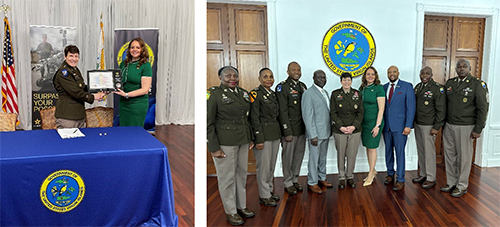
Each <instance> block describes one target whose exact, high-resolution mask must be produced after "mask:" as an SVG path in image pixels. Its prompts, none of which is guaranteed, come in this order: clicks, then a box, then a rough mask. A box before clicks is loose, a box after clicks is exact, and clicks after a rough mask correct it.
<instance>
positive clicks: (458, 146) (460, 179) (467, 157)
mask: <svg viewBox="0 0 500 227" xmlns="http://www.w3.org/2000/svg"><path fill="white" fill-rule="evenodd" d="M473 129H474V125H452V124H449V123H446V124H445V127H444V129H443V147H444V161H445V166H446V182H447V184H448V185H449V186H453V185H455V186H456V187H457V188H458V189H460V190H466V189H467V187H468V186H469V175H470V169H471V165H472V153H473V147H472V146H473V141H474V140H473V139H471V138H470V134H471V132H472V130H473Z"/></svg>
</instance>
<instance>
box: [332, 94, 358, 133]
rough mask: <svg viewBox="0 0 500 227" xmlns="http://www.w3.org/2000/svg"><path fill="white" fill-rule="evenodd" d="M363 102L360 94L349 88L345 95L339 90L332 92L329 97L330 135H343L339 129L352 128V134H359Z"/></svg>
mask: <svg viewBox="0 0 500 227" xmlns="http://www.w3.org/2000/svg"><path fill="white" fill-rule="evenodd" d="M363 112H364V110H363V100H362V97H361V92H359V91H358V90H356V89H354V88H351V90H350V91H349V92H348V93H346V92H345V91H344V89H342V88H339V89H337V90H335V91H332V95H331V96H330V118H331V119H332V123H333V126H332V133H337V134H343V132H342V131H340V128H341V127H347V126H351V125H352V126H354V127H356V130H354V132H353V133H357V132H361V122H363Z"/></svg>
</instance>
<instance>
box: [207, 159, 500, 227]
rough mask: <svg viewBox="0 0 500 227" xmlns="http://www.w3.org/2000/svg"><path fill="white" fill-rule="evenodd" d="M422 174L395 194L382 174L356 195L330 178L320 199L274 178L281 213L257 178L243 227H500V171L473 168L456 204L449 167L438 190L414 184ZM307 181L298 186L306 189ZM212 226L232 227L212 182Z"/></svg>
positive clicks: (441, 173)
mask: <svg viewBox="0 0 500 227" xmlns="http://www.w3.org/2000/svg"><path fill="white" fill-rule="evenodd" d="M416 174H417V171H407V172H406V177H405V179H406V185H405V187H404V189H403V190H401V191H397V192H395V191H393V190H392V184H391V185H390V187H389V186H386V185H384V182H383V181H384V178H385V175H386V173H385V172H379V173H378V175H377V178H376V180H375V181H374V183H373V184H372V185H371V186H369V187H363V185H362V179H363V178H364V177H365V176H366V173H358V174H355V178H354V179H355V180H356V181H357V185H356V186H357V187H356V189H351V188H350V187H347V188H346V189H343V190H340V189H338V187H337V184H338V180H337V175H328V176H327V180H328V181H330V182H332V183H334V188H329V189H326V188H323V194H322V195H317V194H314V193H311V192H308V191H307V189H304V191H303V192H299V194H298V195H295V196H288V194H285V195H283V183H282V178H275V180H274V182H275V193H277V194H278V195H280V197H281V200H280V201H279V203H278V206H276V207H266V206H264V205H260V204H259V201H258V198H259V194H258V189H257V183H256V178H255V175H250V176H248V179H247V207H248V208H250V209H251V210H253V211H254V212H255V214H256V216H255V217H254V218H247V219H245V224H244V226H499V225H500V168H479V167H477V166H473V168H472V171H471V175H470V183H469V188H468V193H467V194H465V195H464V196H462V197H461V198H453V197H451V196H450V194H449V193H444V192H440V191H439V187H440V186H442V185H444V184H446V180H445V179H446V174H445V169H444V165H439V166H438V168H437V176H438V178H437V181H438V184H437V185H436V186H434V187H433V188H431V189H422V188H420V185H419V184H414V183H411V179H412V178H414V177H416ZM306 182H307V178H306V177H305V176H304V177H300V179H299V183H301V184H302V185H303V186H304V187H306V184H307V183H306ZM207 187H208V191H207V200H208V201H207V226H230V224H229V223H228V222H227V221H226V220H225V214H224V209H223V207H222V202H221V199H220V196H219V191H218V190H217V178H216V177H207Z"/></svg>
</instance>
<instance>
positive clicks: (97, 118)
mask: <svg viewBox="0 0 500 227" xmlns="http://www.w3.org/2000/svg"><path fill="white" fill-rule="evenodd" d="M113 112H114V110H113V108H110V107H101V106H99V107H94V108H90V109H86V110H85V113H86V114H87V118H86V119H85V121H86V122H87V128H100V127H113Z"/></svg>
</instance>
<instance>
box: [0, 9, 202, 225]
mask: <svg viewBox="0 0 500 227" xmlns="http://www.w3.org/2000/svg"><path fill="white" fill-rule="evenodd" d="M194 2H195V1H194V0H188V1H184V0H168V1H164V0H148V1H140V0H127V1H126V0H102V1H101V0H90V1H65V0H56V1H53V0H41V1H29V0H6V1H3V2H2V3H1V5H0V16H3V25H2V26H3V31H2V32H0V36H1V38H2V69H1V77H2V79H1V82H0V85H1V93H2V95H1V97H0V101H1V105H2V111H0V151H1V152H0V198H1V199H0V225H1V226H194V225H195V223H194V222H195V221H194V202H195V198H194V123H195V119H194V118H195V117H194V103H193V100H194V26H195V22H194V20H195V19H194Z"/></svg>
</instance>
